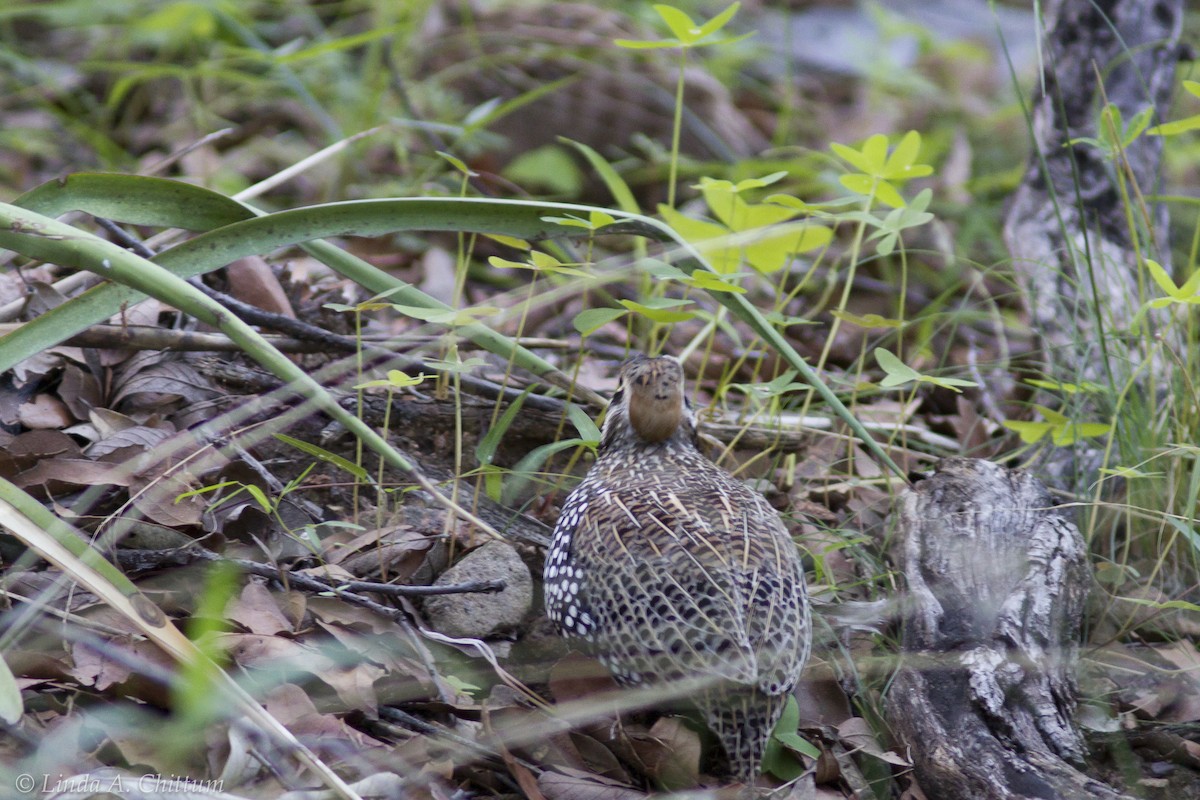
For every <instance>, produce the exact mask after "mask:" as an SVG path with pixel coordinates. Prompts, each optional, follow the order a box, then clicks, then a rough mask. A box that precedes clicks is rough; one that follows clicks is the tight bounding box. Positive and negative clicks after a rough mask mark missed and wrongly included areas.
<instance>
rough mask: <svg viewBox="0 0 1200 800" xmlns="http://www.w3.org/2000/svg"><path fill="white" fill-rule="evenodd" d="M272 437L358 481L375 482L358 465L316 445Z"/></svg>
mask: <svg viewBox="0 0 1200 800" xmlns="http://www.w3.org/2000/svg"><path fill="white" fill-rule="evenodd" d="M272 436H274V437H275V438H276V439H278V440H279V441H281V442H283V443H284V444H289V445H291V446H292V447H294V448H296V449H297V450H299V451H300V452H302V453H307V454H308V455H310V456H312V457H313V458H316V459H318V460H320V461H324V462H325V463H326V464H332V465H333V466H335V467H337V468H338V469H341V470H344V471H345V472H349V473H350V474H351V475H353V476H354V477H355V478H357V479H358V480H360V481H367V482H369V483H374V482H375V481H374V479H373V478H372V477H371V474H370V473H369V472H367V471H366V470H365V469H363V468H362V467H360V466H359V465H357V464H355V463H354V462H352V461H347V460H346V459H345V458H342V457H341V456H339V455H338V454H337V453H331V452H329V451H328V450H326V449H325V448H323V447H318V446H317V445H315V444H312V443H311V442H305V441H302V440H300V439H296V438H294V437H292V436H288V435H287V434H286V433H275V434H272Z"/></svg>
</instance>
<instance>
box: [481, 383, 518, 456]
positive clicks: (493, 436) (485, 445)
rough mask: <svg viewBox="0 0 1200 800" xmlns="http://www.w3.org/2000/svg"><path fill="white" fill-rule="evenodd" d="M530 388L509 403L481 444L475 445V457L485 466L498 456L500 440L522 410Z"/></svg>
mask: <svg viewBox="0 0 1200 800" xmlns="http://www.w3.org/2000/svg"><path fill="white" fill-rule="evenodd" d="M530 391H531V390H530V389H526V390H525V391H523V392H521V394H520V395H518V396H517V399H516V400H513V401H512V402H511V403H509V405H508V408H506V409H504V413H503V414H501V415H500V419H498V420H496V424H495V425H493V426H492V427H491V428H489V429H488V432H487V433H486V434H485V435H484V437H483V438H482V439H480V440H479V444H478V445H476V447H475V459H476V460H477V461H478V462H479V463H480V464H482V465H484V466H490V465H491V463H492V459H494V458H495V457H496V450H497V449H498V448H499V447H500V440H501V439H503V438H504V434H505V432H506V431H507V430H508V429H509V427H510V426H511V425H512V422H513V420H514V419H516V418H517V414H519V413H520V411H521V406H523V405H525V398H526V397H528V396H529V392H530Z"/></svg>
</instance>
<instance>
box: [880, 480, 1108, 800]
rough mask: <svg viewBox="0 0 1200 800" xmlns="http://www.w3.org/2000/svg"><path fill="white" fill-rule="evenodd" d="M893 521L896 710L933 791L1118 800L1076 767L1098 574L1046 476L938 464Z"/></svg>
mask: <svg viewBox="0 0 1200 800" xmlns="http://www.w3.org/2000/svg"><path fill="white" fill-rule="evenodd" d="M897 513H898V522H899V525H898V540H897V541H898V545H897V546H898V548H899V552H898V553H897V556H898V559H897V560H898V561H899V564H900V567H901V569H902V570H903V572H904V577H905V580H906V583H907V586H908V594H907V599H906V603H905V614H904V636H903V653H904V655H903V659H904V661H903V665H902V667H901V669H900V670H899V672H898V673H897V675H896V678H895V680H894V682H893V684H892V687H891V689H890V690H889V692H888V712H889V717H890V719H891V722H892V724H893V727H894V728H895V730H896V731H897V733H898V735H899V736H900V738H901V740H902V741H903V742H904V743H905V745H906V746H907V748H908V751H909V756H910V757H911V758H912V760H913V764H914V767H915V770H916V774H917V779H918V781H919V783H920V786H921V788H922V789H923V790H924V792H925V794H926V795H928V796H929V797H937V798H939V800H958V799H959V798H962V799H963V800H967V798H970V799H971V800H981V799H982V800H993V799H994V800H1016V799H1017V798H1043V799H1046V798H1067V799H1068V800H1072V799H1074V798H1079V800H1084V798H1088V799H1089V800H1092V799H1094V798H1101V800H1104V799H1107V798H1118V797H1121V795H1120V794H1118V793H1117V792H1116V791H1114V790H1113V789H1112V788H1111V787H1108V786H1106V785H1105V784H1103V783H1100V782H1099V781H1096V780H1093V779H1091V778H1089V777H1088V776H1086V775H1084V774H1083V773H1082V772H1080V771H1079V769H1078V766H1079V765H1080V764H1081V763H1082V761H1083V755H1084V744H1083V741H1082V739H1081V738H1080V735H1079V733H1078V731H1077V730H1076V729H1075V727H1074V724H1073V721H1072V715H1073V712H1074V709H1075V682H1074V667H1075V660H1076V656H1077V654H1078V647H1079V644H1078V643H1079V638H1080V630H1081V623H1082V617H1083V612H1084V605H1085V600H1086V595H1087V589H1088V584H1089V582H1090V571H1089V567H1088V561H1087V549H1086V547H1085V546H1084V542H1083V538H1082V537H1081V536H1080V534H1079V531H1078V529H1077V528H1076V527H1075V525H1074V524H1073V523H1072V522H1070V521H1069V520H1068V519H1066V518H1065V517H1064V516H1063V515H1062V514H1060V513H1059V512H1058V511H1056V510H1054V508H1053V507H1052V501H1051V499H1050V496H1049V494H1048V493H1047V492H1046V489H1045V487H1044V486H1043V485H1042V484H1041V483H1040V482H1039V481H1038V480H1037V479H1036V478H1034V477H1032V476H1031V475H1029V474H1027V473H1024V472H1017V471H1013V470H1008V469H1005V468H1003V467H1000V466H997V465H995V464H992V463H989V462H987V461H980V460H975V459H966V458H951V459H945V460H943V461H941V462H940V463H939V464H938V466H937V470H936V472H935V473H934V475H933V476H932V477H930V478H927V479H925V480H923V481H921V482H919V483H917V484H916V485H915V486H914V487H913V488H912V489H911V490H909V491H908V492H907V493H906V495H905V496H904V497H903V498H902V501H901V505H900V508H899V510H898V512H897Z"/></svg>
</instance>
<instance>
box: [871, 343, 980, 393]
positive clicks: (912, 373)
mask: <svg viewBox="0 0 1200 800" xmlns="http://www.w3.org/2000/svg"><path fill="white" fill-rule="evenodd" d="M875 360H876V361H877V362H879V366H880V367H882V368H883V371H884V373H886V375H885V377H884V379H883V380H881V381H880V382H879V385H880V386H883V387H885V388H889V389H890V388H892V387H895V386H902V385H903V384H906V383H908V382H909V381H921V382H924V383H932V384H933V385H934V386H940V387H942V388H943V389H949V390H951V391H953V392H958V391H961V389H960V388H959V387H965V386H977V385H978V384H977V383H975V382H974V381H967V380H962V379H961V378H939V377H935V376H933V375H922V374H921V373H920V372H917V371H916V370H915V369H913V368H912V367H910V366H908V365H907V364H905V363H904V362H903V361H901V360H900V359H899V358H897V357H896V355H895V354H894V353H892V352H891V351H888V350H885V349H883V348H882V347H877V348H875Z"/></svg>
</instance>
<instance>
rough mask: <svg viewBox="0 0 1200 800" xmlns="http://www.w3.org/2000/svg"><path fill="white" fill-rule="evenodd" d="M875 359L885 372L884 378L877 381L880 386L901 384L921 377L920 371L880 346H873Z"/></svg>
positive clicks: (889, 386)
mask: <svg viewBox="0 0 1200 800" xmlns="http://www.w3.org/2000/svg"><path fill="white" fill-rule="evenodd" d="M875 360H876V361H877V362H878V363H879V366H880V367H881V368H882V369H883V371H884V373H885V377H884V379H883V380H882V381H880V382H879V385H880V386H886V387H888V388H891V387H893V386H901V385H903V384H905V383H908V382H909V381H919V380H920V379H921V377H922V375H921V373H919V372H917V371H916V370H915V369H913V368H912V367H910V366H908V365H907V364H905V363H904V362H903V361H901V360H900V359H899V358H897V357H896V354H895V353H893V352H891V351H890V350H884V349H883V348H882V347H876V348H875Z"/></svg>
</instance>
